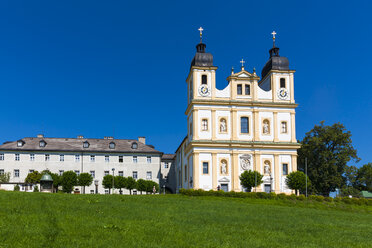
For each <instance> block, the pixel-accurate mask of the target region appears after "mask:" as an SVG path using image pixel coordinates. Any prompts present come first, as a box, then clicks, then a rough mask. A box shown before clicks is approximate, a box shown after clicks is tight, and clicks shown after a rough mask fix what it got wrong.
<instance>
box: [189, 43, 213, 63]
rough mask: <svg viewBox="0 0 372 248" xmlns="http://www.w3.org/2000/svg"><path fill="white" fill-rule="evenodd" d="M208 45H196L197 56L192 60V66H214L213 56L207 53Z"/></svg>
mask: <svg viewBox="0 0 372 248" xmlns="http://www.w3.org/2000/svg"><path fill="white" fill-rule="evenodd" d="M205 47H206V45H205V44H204V43H199V44H198V45H196V54H195V56H194V58H193V59H192V62H191V66H205V67H209V66H213V55H212V54H210V53H206V52H205Z"/></svg>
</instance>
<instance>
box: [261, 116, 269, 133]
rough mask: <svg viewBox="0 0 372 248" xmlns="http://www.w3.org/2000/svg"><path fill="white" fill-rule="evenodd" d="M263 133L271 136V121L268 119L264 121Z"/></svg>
mask: <svg viewBox="0 0 372 248" xmlns="http://www.w3.org/2000/svg"><path fill="white" fill-rule="evenodd" d="M262 133H263V134H267V135H268V134H270V121H269V120H268V119H265V120H263V123H262Z"/></svg>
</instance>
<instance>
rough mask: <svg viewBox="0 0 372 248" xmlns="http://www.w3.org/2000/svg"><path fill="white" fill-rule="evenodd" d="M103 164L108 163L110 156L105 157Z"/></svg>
mask: <svg viewBox="0 0 372 248" xmlns="http://www.w3.org/2000/svg"><path fill="white" fill-rule="evenodd" d="M105 162H106V163H108V162H110V156H108V155H106V156H105Z"/></svg>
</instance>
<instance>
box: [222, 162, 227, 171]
mask: <svg viewBox="0 0 372 248" xmlns="http://www.w3.org/2000/svg"><path fill="white" fill-rule="evenodd" d="M221 174H227V163H226V161H225V160H222V162H221Z"/></svg>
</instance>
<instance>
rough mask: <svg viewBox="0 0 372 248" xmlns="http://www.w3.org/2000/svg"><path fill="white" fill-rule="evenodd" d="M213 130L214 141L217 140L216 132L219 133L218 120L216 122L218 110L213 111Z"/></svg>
mask: <svg viewBox="0 0 372 248" xmlns="http://www.w3.org/2000/svg"><path fill="white" fill-rule="evenodd" d="M211 128H212V140H216V131H217V128H218V120H216V110H215V109H212V117H211Z"/></svg>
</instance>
